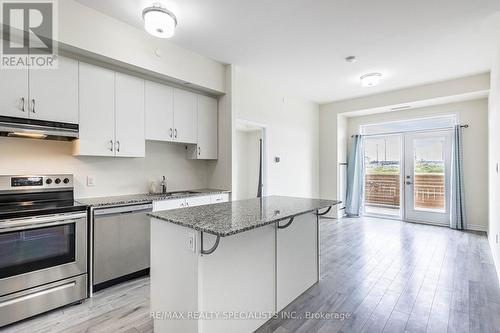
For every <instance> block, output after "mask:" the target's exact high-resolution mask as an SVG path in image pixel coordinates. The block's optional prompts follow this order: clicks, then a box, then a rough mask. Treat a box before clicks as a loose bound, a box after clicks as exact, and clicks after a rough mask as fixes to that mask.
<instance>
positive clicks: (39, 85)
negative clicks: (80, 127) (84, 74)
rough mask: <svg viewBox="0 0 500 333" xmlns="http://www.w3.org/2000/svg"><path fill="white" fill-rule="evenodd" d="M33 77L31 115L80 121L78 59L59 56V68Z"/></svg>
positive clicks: (70, 121) (39, 70) (53, 119)
mask: <svg viewBox="0 0 500 333" xmlns="http://www.w3.org/2000/svg"><path fill="white" fill-rule="evenodd" d="M29 76H30V78H29V93H30V97H29V103H27V105H28V104H29V111H30V112H29V117H30V118H33V119H38V120H50V121H57V122H61V123H70V124H78V61H76V60H73V59H69V58H65V57H59V61H58V68H56V69H33V70H30V75H29Z"/></svg>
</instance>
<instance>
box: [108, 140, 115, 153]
mask: <svg viewBox="0 0 500 333" xmlns="http://www.w3.org/2000/svg"><path fill="white" fill-rule="evenodd" d="M109 150H110V151H113V150H114V143H113V140H109Z"/></svg>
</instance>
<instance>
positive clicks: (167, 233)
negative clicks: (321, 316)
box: [151, 213, 319, 333]
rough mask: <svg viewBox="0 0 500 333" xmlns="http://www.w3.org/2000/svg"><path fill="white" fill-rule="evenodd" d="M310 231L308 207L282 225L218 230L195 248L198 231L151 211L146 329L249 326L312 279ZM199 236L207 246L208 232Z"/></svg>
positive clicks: (315, 244)
mask: <svg viewBox="0 0 500 333" xmlns="http://www.w3.org/2000/svg"><path fill="white" fill-rule="evenodd" d="M287 222H288V220H285V221H281V222H280V225H284V224H286V223H287ZM318 235H319V225H318V217H317V216H316V215H315V214H314V213H308V214H304V215H299V216H296V217H295V219H294V222H293V223H292V224H291V225H290V226H289V227H287V228H286V229H278V228H277V226H276V224H271V225H268V226H264V227H261V228H257V229H253V230H249V231H246V232H242V233H239V234H237V235H232V236H228V237H221V239H220V243H219V246H218V247H217V249H216V250H215V252H213V253H211V254H209V255H202V254H200V241H201V232H197V231H195V230H192V229H188V228H185V227H182V226H179V225H176V224H172V223H169V222H165V221H162V220H158V219H155V218H152V220H151V311H152V312H153V316H154V331H155V332H156V333H168V332H188V333H190V332H193V333H194V332H203V333H211V332H214V333H216V332H217V333H219V332H253V331H254V330H256V329H257V328H258V327H260V326H261V325H262V324H264V323H265V322H266V321H267V320H269V319H270V316H272V315H273V314H274V313H276V312H277V311H280V310H282V309H283V308H284V307H285V306H286V305H288V304H289V303H290V302H291V301H293V300H294V299H295V298H297V297H298V296H299V295H300V294H302V293H303V292H304V291H306V290H307V289H308V288H309V287H311V286H312V285H313V284H314V283H316V282H317V281H318V280H319V237H318ZM203 237H204V247H205V250H206V249H208V248H210V247H212V245H213V244H214V241H215V236H213V235H210V234H207V233H203ZM192 239H194V240H195V243H194V244H192V241H191V240H192ZM192 245H194V246H192ZM181 317H182V318H181Z"/></svg>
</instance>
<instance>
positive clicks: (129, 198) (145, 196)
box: [76, 188, 230, 208]
mask: <svg viewBox="0 0 500 333" xmlns="http://www.w3.org/2000/svg"><path fill="white" fill-rule="evenodd" d="M175 192H190V193H175ZM175 192H170V194H169V193H166V194H163V193H157V194H149V193H142V194H130V195H118V196H109V197H96V198H82V199H76V201H77V202H78V203H81V204H84V205H87V206H91V207H94V208H102V207H108V206H109V207H111V206H124V205H131V204H141V203H151V202H153V201H160V200H170V199H179V198H189V197H196V196H202V195H210V194H218V193H229V192H230V191H226V190H218V189H208V188H207V189H196V190H186V191H175Z"/></svg>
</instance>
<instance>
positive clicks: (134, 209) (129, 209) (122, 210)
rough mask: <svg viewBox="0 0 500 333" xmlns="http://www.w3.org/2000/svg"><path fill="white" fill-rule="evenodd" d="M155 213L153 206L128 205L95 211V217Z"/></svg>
mask: <svg viewBox="0 0 500 333" xmlns="http://www.w3.org/2000/svg"><path fill="white" fill-rule="evenodd" d="M152 211H153V204H142V205H128V206H119V207H111V208H98V209H95V210H94V216H110V215H119V214H138V213H149V212H152Z"/></svg>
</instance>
